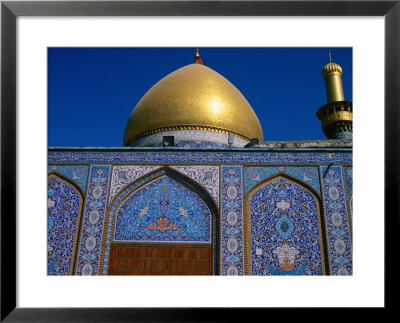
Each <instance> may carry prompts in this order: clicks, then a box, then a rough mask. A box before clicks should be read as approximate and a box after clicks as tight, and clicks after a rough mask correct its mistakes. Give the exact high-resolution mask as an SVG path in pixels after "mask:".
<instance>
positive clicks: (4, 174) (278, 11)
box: [0, 0, 400, 322]
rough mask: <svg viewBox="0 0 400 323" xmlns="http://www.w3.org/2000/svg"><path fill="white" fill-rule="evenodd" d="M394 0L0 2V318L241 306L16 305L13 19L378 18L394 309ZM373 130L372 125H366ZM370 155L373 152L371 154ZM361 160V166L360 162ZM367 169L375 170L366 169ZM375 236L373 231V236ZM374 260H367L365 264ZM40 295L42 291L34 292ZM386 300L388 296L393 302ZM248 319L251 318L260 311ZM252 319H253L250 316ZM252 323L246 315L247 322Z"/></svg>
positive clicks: (227, 316) (184, 317)
mask: <svg viewBox="0 0 400 323" xmlns="http://www.w3.org/2000/svg"><path fill="white" fill-rule="evenodd" d="M399 2H400V1H399V0H395V1H387V0H381V1H368V0H364V1H362V0H361V1H332V0H331V1H329V0H327V1H276V0H275V1H273V0H271V1H268V0H261V1H260V0H259V1H2V2H1V241H0V242H1V267H0V270H1V285H0V290H1V294H0V297H1V318H0V319H1V321H2V322H3V321H4V322H30V321H35V322H92V321H93V322H94V321H96V322H128V321H134V322H145V321H146V322H150V321H151V322H170V321H174V322H189V321H196V322H200V321H215V322H217V321H229V322H233V321H237V320H241V319H240V317H241V316H238V314H239V313H238V311H240V312H241V311H242V310H243V309H229V308H214V309H207V310H204V309H201V308H199V309H193V308H178V307H177V308H158V309H156V310H155V309H154V308H129V309H127V308H123V309H122V308H57V309H50V308H40V309H39V308H18V307H16V299H17V283H16V282H17V276H16V272H17V264H16V241H17V236H16V206H17V205H16V189H17V187H16V163H17V156H16V128H17V125H16V113H17V111H16V82H17V80H16V41H17V39H16V37H17V31H16V19H17V17H19V16H384V19H385V112H384V113H385V134H384V135H385V156H384V159H385V178H384V180H385V199H384V201H385V255H386V257H385V309H391V308H393V307H394V306H395V304H394V302H393V300H394V299H393V296H390V295H391V294H392V293H391V292H390V290H391V289H394V288H396V286H397V282H398V278H396V277H398V274H397V273H394V270H395V268H396V267H395V266H394V265H393V263H391V261H395V260H397V259H393V258H397V257H398V256H397V255H396V256H393V255H394V254H395V253H397V254H398V252H396V246H395V244H394V243H390V241H392V242H393V240H392V239H393V237H396V236H397V237H398V236H399V234H398V233H399V223H400V221H399V200H400V199H399V198H400V196H399V190H398V183H399V179H400V178H399V151H400V149H399V140H398V137H399V126H398V123H399V110H400V94H399V93H400V64H399V61H400V3H399ZM371 127H372V129H371V130H372V131H373V125H371ZM371 152H372V153H373V151H371ZM366 162H367V161H366ZM372 167H373V166H372ZM371 235H373V233H371ZM371 261H373V260H371ZM38 292H39V293H40V291H38ZM391 297H392V298H391ZM247 310H251V311H256V312H255V313H251V317H254V318H255V317H256V315H258V314H257V311H260V309H258V310H255V309H247ZM253 315H254V316H253ZM249 319H250V320H251V318H249Z"/></svg>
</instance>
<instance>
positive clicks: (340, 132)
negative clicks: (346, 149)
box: [317, 52, 353, 139]
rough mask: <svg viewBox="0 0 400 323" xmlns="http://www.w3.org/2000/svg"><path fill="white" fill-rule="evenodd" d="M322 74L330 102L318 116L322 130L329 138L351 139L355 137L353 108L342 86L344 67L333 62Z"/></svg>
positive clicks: (320, 110)
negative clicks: (345, 96) (345, 98)
mask: <svg viewBox="0 0 400 323" xmlns="http://www.w3.org/2000/svg"><path fill="white" fill-rule="evenodd" d="M322 76H323V77H324V80H325V87H326V97H327V99H328V103H327V104H325V105H324V106H322V107H320V108H319V109H318V111H317V117H318V119H319V120H321V123H322V131H323V132H324V134H325V135H326V137H327V138H328V139H351V138H352V137H353V108H352V103H351V102H350V101H345V100H344V94H343V86H342V68H341V67H340V66H339V65H338V64H335V63H332V56H331V52H329V63H328V64H327V65H326V66H325V67H324V69H323V71H322Z"/></svg>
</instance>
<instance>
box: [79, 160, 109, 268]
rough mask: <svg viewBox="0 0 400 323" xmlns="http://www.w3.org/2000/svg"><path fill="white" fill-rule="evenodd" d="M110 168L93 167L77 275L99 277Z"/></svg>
mask: <svg viewBox="0 0 400 323" xmlns="http://www.w3.org/2000/svg"><path fill="white" fill-rule="evenodd" d="M110 168H111V167H110V166H99V165H92V166H91V168H90V178H89V184H88V190H87V194H86V203H85V208H84V218H83V221H82V231H81V237H80V246H79V254H78V261H77V266H76V267H77V268H76V274H77V275H97V274H98V270H99V263H100V262H99V260H100V259H99V258H100V251H101V245H102V237H103V228H104V218H105V212H106V205H107V194H108V187H109V185H108V182H109V177H110Z"/></svg>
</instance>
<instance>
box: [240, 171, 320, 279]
mask: <svg viewBox="0 0 400 323" xmlns="http://www.w3.org/2000/svg"><path fill="white" fill-rule="evenodd" d="M245 205H246V212H247V213H246V225H247V229H246V230H247V238H246V239H247V240H246V241H247V259H248V262H247V263H248V266H249V267H248V268H247V272H248V273H249V274H251V275H322V274H323V259H324V258H323V241H322V235H321V229H320V219H319V213H320V211H319V203H318V201H317V200H316V198H315V196H314V195H313V194H311V193H310V191H308V190H307V189H305V188H303V187H302V186H301V185H299V184H297V183H295V182H293V181H291V180H289V179H288V178H286V177H285V176H280V175H278V176H277V177H276V178H274V179H272V180H271V181H269V182H266V183H264V184H262V185H261V186H260V187H259V188H257V189H256V190H255V191H253V192H251V193H250V195H249V196H247V197H246V204H245Z"/></svg>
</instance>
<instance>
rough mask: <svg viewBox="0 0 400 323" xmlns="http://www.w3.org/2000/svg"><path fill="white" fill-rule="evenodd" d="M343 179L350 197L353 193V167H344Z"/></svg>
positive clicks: (347, 194) (347, 195) (347, 196)
mask: <svg viewBox="0 0 400 323" xmlns="http://www.w3.org/2000/svg"><path fill="white" fill-rule="evenodd" d="M342 174H343V181H344V186H345V191H346V198H347V199H348V198H349V197H350V195H351V193H353V167H342Z"/></svg>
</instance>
